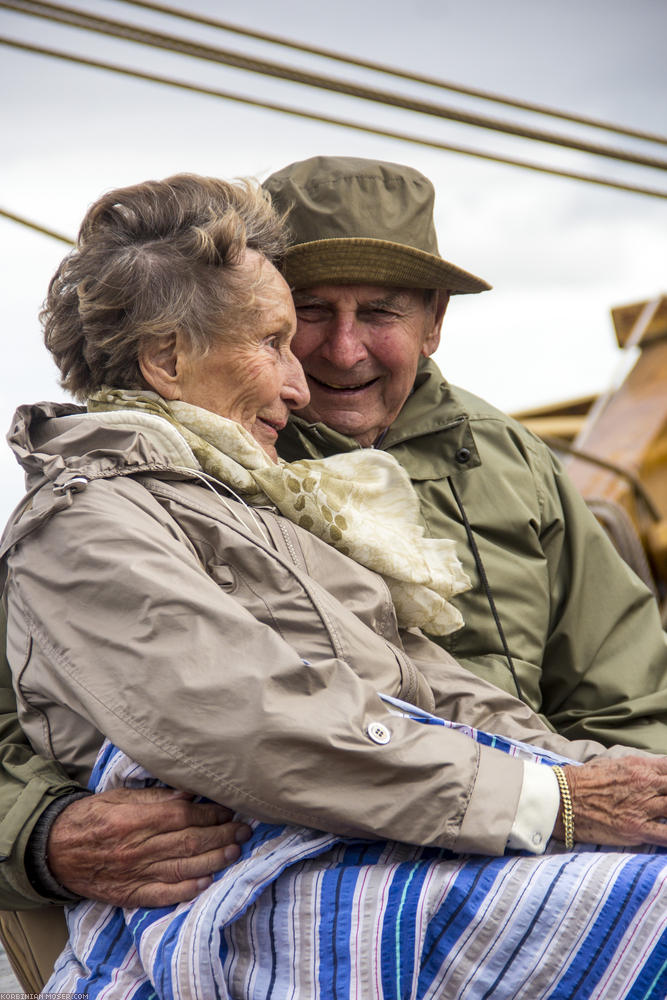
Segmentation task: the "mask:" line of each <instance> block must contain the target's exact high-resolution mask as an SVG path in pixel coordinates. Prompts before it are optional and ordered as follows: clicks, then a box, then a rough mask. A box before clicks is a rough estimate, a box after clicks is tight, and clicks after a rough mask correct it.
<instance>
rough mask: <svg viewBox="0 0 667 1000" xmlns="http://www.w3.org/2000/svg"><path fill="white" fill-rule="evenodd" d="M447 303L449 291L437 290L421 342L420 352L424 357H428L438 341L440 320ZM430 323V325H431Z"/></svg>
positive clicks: (443, 316)
mask: <svg viewBox="0 0 667 1000" xmlns="http://www.w3.org/2000/svg"><path fill="white" fill-rule="evenodd" d="M448 305H449V292H438V294H437V297H436V300H435V304H434V306H433V318H432V319H431V318H430V317H429V319H428V330H427V333H426V336H425V337H424V343H423V344H422V354H423V355H424V357H425V358H430V357H431V355H432V354H433V353H434V352H435V351H436V350H437V348H438V344H439V343H440V330H441V329H442V321H443V319H444V318H445V313H446V312H447V306H448ZM431 324H432V325H431Z"/></svg>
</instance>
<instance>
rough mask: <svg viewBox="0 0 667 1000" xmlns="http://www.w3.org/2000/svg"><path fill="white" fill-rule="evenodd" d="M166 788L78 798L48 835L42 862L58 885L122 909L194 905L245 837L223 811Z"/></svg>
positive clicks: (242, 826) (242, 827)
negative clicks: (191, 902)
mask: <svg viewBox="0 0 667 1000" xmlns="http://www.w3.org/2000/svg"><path fill="white" fill-rule="evenodd" d="M191 798H192V797H191V796H190V795H188V794H187V793H185V792H177V791H173V790H172V789H167V788H137V789H129V788H116V789H112V790H110V791H107V792H102V793H101V794H99V795H90V796H88V797H87V798H83V799H78V800H77V801H75V802H72V804H71V805H69V806H67V807H66V808H65V809H63V811H62V812H61V813H60V815H59V816H58V817H57V818H56V820H55V822H54V823H53V826H52V827H51V830H50V832H49V839H48V844H47V863H48V866H49V869H50V871H51V872H52V874H53V875H54V877H55V878H57V879H58V881H59V882H60V884H61V885H64V886H65V887H66V888H67V889H69V890H70V892H75V893H78V894H79V895H80V896H84V897H86V898H87V899H99V900H101V901H102V902H105V903H113V904H116V905H120V906H129V907H134V906H169V905H171V904H173V903H180V902H183V901H184V900H188V899H192V898H194V896H196V895H197V893H198V892H201V890H202V889H205V888H206V887H207V886H208V885H210V884H211V881H212V879H211V874H212V873H213V872H217V871H219V870H220V869H221V868H225V867H226V866H227V865H228V864H231V863H232V862H234V861H236V860H237V859H238V857H239V855H240V853H241V851H240V847H239V846H238V845H239V844H240V843H243V842H244V841H246V840H247V839H248V838H249V836H250V828H249V827H247V826H246V825H245V824H239V823H230V822H229V820H230V819H231V816H232V813H231V811H230V810H229V809H225V808H224V806H219V805H214V804H208V803H207V804H200V803H194V802H192V801H191Z"/></svg>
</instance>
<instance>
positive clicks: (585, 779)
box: [554, 757, 667, 847]
mask: <svg viewBox="0 0 667 1000" xmlns="http://www.w3.org/2000/svg"><path fill="white" fill-rule="evenodd" d="M563 770H564V771H565V775H566V778H567V783H568V785H569V786H570V794H571V796H572V804H573V808H574V836H575V839H576V840H579V841H581V842H582V843H586V844H608V845H617V846H619V847H634V846H637V845H639V844H655V845H658V846H661V847H667V823H665V822H662V820H664V819H667V757H655V758H647V757H619V758H617V759H615V760H609V759H604V760H593V761H590V762H589V763H588V764H582V765H581V766H580V767H574V766H572V765H568V766H567V767H564V768H563ZM554 836H555V837H557V838H558V839H559V840H563V839H564V838H563V825H562V819H561V814H560V811H559V814H558V819H557V820H556V826H555V827H554Z"/></svg>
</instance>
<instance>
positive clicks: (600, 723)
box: [541, 456, 667, 753]
mask: <svg viewBox="0 0 667 1000" xmlns="http://www.w3.org/2000/svg"><path fill="white" fill-rule="evenodd" d="M545 462H546V463H548V464H550V465H551V466H552V467H551V468H549V469H548V470H547V474H546V475H545V476H544V477H543V478H542V482H543V483H544V484H545V492H544V495H543V498H542V500H543V517H542V526H541V533H542V545H543V549H544V553H545V556H546V560H547V565H548V567H549V574H550V582H551V594H552V606H551V628H550V634H549V639H548V642H547V645H546V649H545V655H544V661H543V672H542V694H543V706H542V710H543V712H544V713H545V714H546V716H547V717H548V719H549V720H550V722H551V723H552V724H553V725H554V726H555V727H556V728H557V729H558V731H559V732H561V733H563V735H565V736H567V737H568V738H570V739H580V738H592V739H595V740H599V741H600V742H602V743H605V744H607V745H611V744H614V743H623V744H626V745H630V746H636V747H641V748H643V749H646V750H651V751H654V752H657V753H667V642H666V636H665V633H664V631H663V629H662V625H661V622H660V616H659V612H658V606H657V604H656V601H655V599H654V597H653V595H652V594H651V593H650V592H649V591H648V589H647V588H646V587H645V586H644V584H643V583H641V581H640V580H639V579H638V578H637V577H636V575H635V574H634V573H633V571H632V570H631V569H630V568H629V567H628V566H627V565H626V564H625V562H623V560H622V559H621V558H620V557H619V555H618V554H617V552H616V550H615V549H614V547H613V545H612V543H611V542H610V541H609V539H608V538H607V535H606V534H605V532H604V531H603V530H602V529H601V528H600V526H599V525H598V523H597V521H596V520H595V518H594V517H593V515H592V514H591V513H590V511H589V510H588V508H587V507H586V505H585V504H584V502H583V501H582V499H581V497H580V495H579V494H578V492H577V491H576V490H575V488H574V486H573V485H572V483H571V482H570V480H569V478H568V477H567V476H566V475H565V474H564V473H563V471H562V469H561V467H560V464H559V463H558V461H557V460H556V459H553V458H552V457H551V456H548V457H546V458H545Z"/></svg>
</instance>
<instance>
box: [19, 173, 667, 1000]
mask: <svg viewBox="0 0 667 1000" xmlns="http://www.w3.org/2000/svg"><path fill="white" fill-rule="evenodd" d="M281 248H282V236H281V228H280V224H279V221H278V220H277V219H276V217H275V216H274V214H273V212H272V210H271V208H270V206H269V205H268V204H267V202H266V200H265V199H264V196H262V195H261V194H260V193H259V191H258V189H257V188H256V187H255V186H253V185H251V184H227V183H225V182H223V181H218V180H212V179H205V178H197V177H194V176H191V175H178V176H176V177H172V178H170V179H168V180H167V181H164V182H148V183H145V184H141V185H137V186H136V187H131V188H125V189H119V190H116V191H113V192H111V193H110V194H108V195H106V196H105V197H103V198H101V199H100V200H99V201H98V202H97V203H96V204H95V205H93V206H92V208H91V209H90V210H89V212H88V213H87V215H86V218H85V219H84V222H83V224H82V227H81V231H80V234H79V239H78V243H77V247H76V248H75V250H74V251H73V252H72V253H71V254H70V255H69V256H68V257H67V258H66V259H65V260H64V261H63V263H62V265H61V267H60V269H59V270H58V272H57V274H56V275H55V277H54V279H53V280H52V282H51V286H50V290H49V295H48V299H47V302H46V306H45V310H44V314H43V319H44V325H45V336H46V343H47V346H48V347H49V349H50V351H51V353H52V354H53V356H54V358H55V360H56V362H57V364H58V366H59V368H60V371H61V374H62V383H63V385H64V386H65V387H66V388H67V389H69V390H70V391H71V392H72V393H73V394H74V395H75V396H78V397H79V398H80V399H82V400H85V401H86V408H85V409H82V408H80V407H77V406H75V405H69V404H64V405H56V404H44V403H42V404H37V405H36V406H32V407H30V406H26V407H21V408H20V409H19V411H18V412H17V415H16V419H15V423H14V426H13V428H12V431H11V435H10V438H11V443H12V447H13V449H14V452H15V454H16V456H17V458H18V459H19V461H20V462H21V464H22V465H23V467H24V469H25V471H26V475H27V479H28V486H29V502H28V503H26V505H25V506H24V508H23V510H22V511H21V512H20V513H19V515H17V516H16V517H15V519H14V522H13V523H12V524H11V525H10V528H9V530H8V534H7V535H6V540H5V548H4V551H5V552H6V553H7V564H8V571H9V573H8V585H7V604H8V656H9V660H10V663H11V666H12V670H13V673H14V679H15V687H16V691H17V697H18V700H19V706H20V713H21V721H22V724H23V726H24V728H25V730H26V732H27V733H28V735H29V737H30V739H31V741H32V743H33V746H34V747H35V749H36V750H37V751H38V752H39V753H42V754H44V755H47V756H51V757H55V758H56V759H57V760H59V761H60V762H61V763H62V764H63V765H64V767H65V768H66V769H67V770H68V771H69V772H70V773H71V774H72V775H73V776H76V777H77V778H78V779H79V780H81V779H88V778H89V777H90V781H91V786H92V787H95V788H97V789H98V790H103V789H107V788H110V787H113V786H115V785H118V784H122V785H133V784H145V783H147V782H151V781H154V780H155V779H158V780H159V781H161V782H164V783H167V784H169V785H172V786H175V787H178V788H182V789H186V790H189V791H191V792H194V793H196V794H199V795H203V796H207V797H209V798H211V799H213V800H215V801H218V802H221V803H225V804H227V805H230V806H232V807H233V808H235V809H236V810H237V811H238V812H239V814H241V815H243V816H245V817H247V818H249V819H251V821H252V824H253V827H254V833H253V837H252V838H251V840H250V842H249V843H248V845H246V847H245V848H244V855H243V858H242V860H241V861H240V862H239V864H238V865H237V866H235V867H234V868H232V869H230V870H229V871H228V872H227V873H223V874H221V875H220V876H219V877H216V880H215V881H214V883H213V885H211V886H210V888H209V889H207V890H206V891H205V892H204V893H202V894H201V896H200V897H199V898H198V899H197V900H196V901H195V902H194V903H192V904H183V905H181V906H179V907H176V908H174V909H160V910H156V911H150V910H134V911H133V910H128V911H123V910H120V909H114V908H113V907H109V906H106V905H104V904H101V903H88V902H86V903H81V904H79V905H78V906H75V907H73V908H72V910H71V912H70V918H69V923H70V935H71V942H70V947H69V948H68V949H67V950H66V951H65V952H64V953H63V956H62V958H61V960H60V962H59V963H58V965H57V967H56V972H55V973H54V976H53V977H52V979H51V981H50V982H49V983H48V984H47V987H46V989H47V990H48V991H51V992H54V991H61V992H62V991H71V992H75V993H78V992H86V994H87V995H89V996H106V997H115V996H119V997H120V996H129V995H132V996H135V997H144V996H145V997H148V996H154V995H159V996H181V997H194V996H197V997H202V998H209V997H212V996H218V995H219V996H230V997H231V996H234V997H248V998H249V997H252V998H254V1000H256V998H259V997H264V996H266V997H269V996H287V995H293V996H299V997H306V996H327V997H347V996H351V995H355V996H363V997H364V998H366V997H375V996H378V997H379V996H407V995H409V996H444V995H447V996H468V995H469V996H475V997H476V996H481V995H482V994H484V995H488V996H491V995H495V996H503V997H510V996H511V997H519V996H530V997H534V996H537V995H539V996H562V997H565V996H579V995H582V996H583V995H586V996H589V995H591V990H592V989H594V988H595V989H601V990H602V993H604V995H606V996H614V997H620V996H635V995H636V996H639V995H641V996H656V997H657V996H664V992H665V985H666V981H665V976H666V975H667V973H666V971H665V969H666V967H667V966H666V965H665V957H666V954H665V948H666V947H667V938H666V937H665V935H664V933H663V931H664V925H665V923H666V921H667V894H665V892H664V890H663V889H661V880H664V878H665V877H666V876H667V860H666V859H665V858H664V857H663V856H662V855H655V856H651V855H650V854H643V853H634V854H627V855H626V854H623V853H619V852H617V851H614V852H607V853H602V854H600V853H596V852H587V851H581V850H578V851H577V852H575V853H569V852H570V851H571V848H572V838H573V833H574V830H573V821H574V823H575V824H576V832H577V834H578V836H579V837H580V838H581V839H585V840H589V841H591V842H593V843H597V844H609V845H623V844H625V845H633V844H634V845H636V844H641V843H652V844H659V845H665V844H667V833H665V828H664V827H663V826H662V825H661V822H660V821H661V820H662V818H663V817H664V816H665V815H666V814H667V762H665V761H664V760H663V759H661V758H653V757H650V756H648V755H646V756H644V757H639V756H637V754H636V751H635V752H631V751H624V750H623V748H615V749H614V750H611V751H605V750H603V749H602V748H601V747H599V746H598V745H596V744H592V743H584V742H579V743H570V742H568V741H566V740H564V739H563V738H562V737H560V736H558V735H556V734H554V733H551V732H550V731H548V730H547V729H546V728H545V727H544V725H543V724H542V722H541V721H540V719H539V718H538V717H537V716H535V715H534V714H533V713H532V712H531V711H530V710H529V709H528V708H527V707H526V706H525V705H523V704H522V703H520V702H518V701H515V700H514V699H512V698H511V697H509V696H508V695H506V694H504V693H503V692H501V691H499V690H498V689H496V688H494V687H493V686H491V685H488V684H485V683H484V682H483V681H480V680H479V679H477V678H475V677H473V676H471V675H469V674H468V673H467V672H466V671H464V670H463V669H461V668H460V667H458V665H457V664H456V663H455V662H454V661H453V660H452V658H451V657H450V656H449V655H448V654H446V653H445V652H444V651H442V650H441V649H440V648H439V647H436V646H435V645H433V644H432V643H430V642H429V641H427V640H426V639H425V638H424V637H423V636H422V635H421V634H420V632H419V631H418V626H422V625H423V626H425V627H426V628H428V630H429V631H430V632H432V633H435V634H437V633H438V632H440V633H441V634H442V633H446V632H448V631H453V630H455V629H457V628H459V627H461V625H462V622H461V620H460V616H459V614H458V612H457V611H456V608H455V606H454V605H453V604H452V603H450V598H451V597H453V596H455V595H456V593H458V592H460V591H461V589H463V588H464V587H465V586H467V581H466V579H465V577H464V575H463V574H462V571H461V568H460V566H459V564H458V561H457V559H456V556H455V554H454V552H453V550H452V546H451V545H450V544H449V543H447V542H442V541H435V540H432V539H428V538H425V537H424V536H423V531H422V528H421V527H420V525H419V523H418V514H417V503H416V499H415V497H414V495H413V494H412V491H411V487H410V484H409V481H408V480H407V478H406V476H405V475H404V474H403V473H402V472H401V470H400V469H399V467H398V466H397V465H396V464H395V463H394V461H393V459H391V458H390V457H389V456H387V455H385V454H381V453H376V452H373V451H367V450H360V451H359V452H358V453H353V454H352V455H347V456H336V457H334V458H331V459H325V460H322V461H310V462H309V461H304V462H297V463H292V464H290V465H285V464H283V463H280V462H278V461H276V452H275V441H276V437H277V434H278V431H279V430H280V429H281V428H282V427H283V426H284V424H285V422H286V420H287V417H288V415H289V412H290V410H291V409H294V408H301V407H303V406H304V405H305V404H306V402H307V389H306V386H305V382H304V379H303V374H302V372H301V369H300V367H299V365H298V363H297V362H296V360H295V358H294V357H293V355H292V354H291V351H290V341H291V338H292V336H293V333H294V329H295V317H294V310H293V306H292V302H291V297H290V294H289V289H288V287H287V285H286V284H285V282H284V280H283V279H282V277H281V276H280V274H279V272H278V271H277V270H276V267H275V263H276V262H277V261H278V260H279V256H280V252H281ZM390 595H391V598H390ZM440 715H442V716H444V717H445V718H447V719H448V720H450V721H448V722H447V723H444V724H443V722H442V720H441V719H440V718H438V717H437V716H440ZM469 727H476V728H469ZM479 729H486V730H490V731H493V732H499V733H501V734H502V737H503V738H499V737H495V736H494V737H491V736H486V735H485V734H484V733H479V732H478V730H479ZM105 738H106V740H107V742H106V743H105V744H104V746H103V749H102V753H101V754H100V756H99V759H98V761H97V764H96V765H95V758H96V755H97V754H98V751H100V747H101V745H102V744H103V741H104V739H105ZM517 739H520V740H524V741H530V743H531V744H533V747H532V748H531V747H526V746H524V745H523V744H519V743H516V742H513V740H517ZM538 748H539V749H538ZM554 754H555V756H554ZM631 754H632V755H631ZM593 758H595V759H593ZM545 760H546V761H548V762H549V763H550V764H552V765H553V764H555V765H556V766H555V767H545V766H544V763H542V762H543V761H545ZM571 761H580V762H582V761H590V763H584V764H581V766H579V767H576V766H574V765H573V764H572V763H569V764H568V762H571ZM561 764H562V765H565V766H560V765H561ZM561 797H562V803H561ZM573 813H574V819H573ZM552 832H555V833H556V834H558V835H559V836H560V837H561V838H564V839H565V841H566V853H562V851H563V848H562V847H561V848H559V847H558V845H556V844H554V843H553V842H552V843H551V846H550V848H549V850H550V851H551V852H552V853H548V854H546V855H545V856H543V857H534V856H533V857H526V856H524V855H511V854H510V855H508V856H503V855H504V852H505V850H506V847H507V846H508V844H509V845H510V848H524V849H525V850H527V851H532V852H534V853H539V852H542V851H543V850H544V848H545V845H546V842H547V840H548V838H549V836H550V834H551V833H552ZM410 845H412V846H410ZM470 852H471V853H474V854H476V855H479V857H478V858H477V859H470V858H468V857H465V856H462V855H464V853H470ZM647 918H648V919H647ZM639 928H644V929H643V930H642V932H641V933H638V930H639ZM637 990H643V992H637ZM485 991H486V992H485ZM581 991H583V992H581ZM602 993H600V994H599V995H602Z"/></svg>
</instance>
